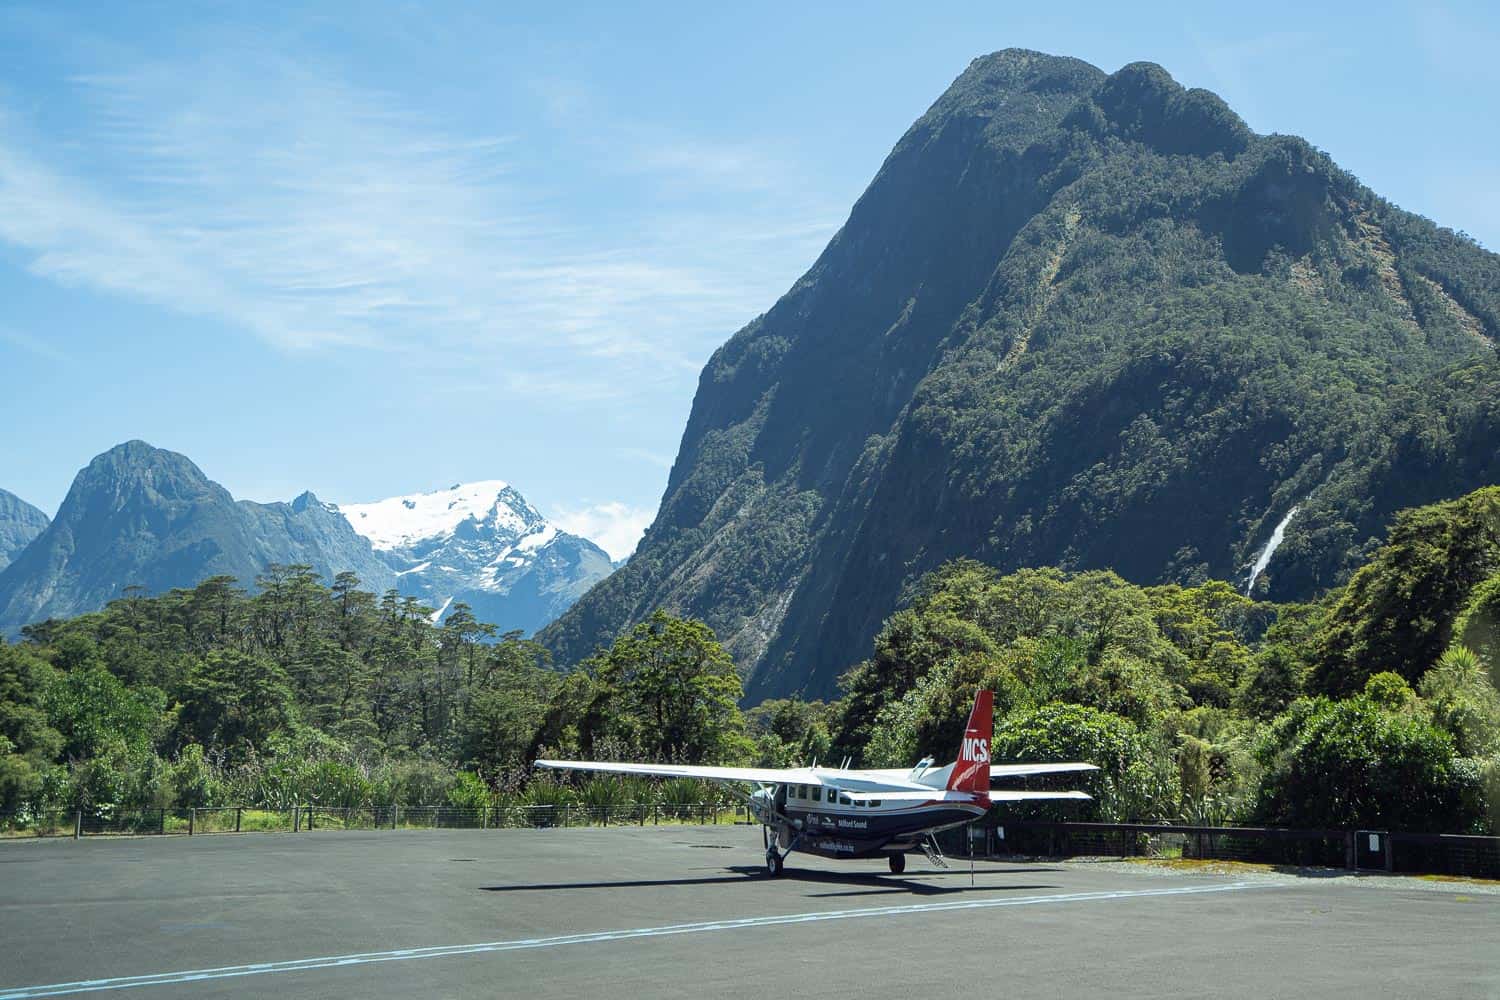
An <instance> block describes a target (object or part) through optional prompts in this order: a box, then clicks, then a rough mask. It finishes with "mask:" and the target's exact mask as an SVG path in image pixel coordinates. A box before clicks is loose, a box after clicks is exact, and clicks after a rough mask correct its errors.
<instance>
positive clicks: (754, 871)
mask: <svg viewBox="0 0 1500 1000" xmlns="http://www.w3.org/2000/svg"><path fill="white" fill-rule="evenodd" d="M1057 870H1058V869H1056V868H1010V869H1006V870H1005V871H1003V872H997V871H993V870H991V871H981V872H978V873H977V875H978V877H977V878H976V879H975V884H974V885H972V886H971V885H969V884H968V881H969V880H968V874H969V873H968V872H967V871H959V870H957V869H953V870H951V871H946V872H926V873H921V874H919V875H918V876H916V877H913V876H911V875H907V876H895V875H886V874H884V873H879V872H828V871H817V870H807V871H799V870H798V869H795V868H787V869H786V870H785V871H784V872H783V873H782V874H781V876H779V877H778V878H777V879H776V881H777V882H791V883H795V884H798V885H811V886H818V885H830V886H853V887H857V888H851V889H848V890H845V891H841V892H809V893H806V895H807V896H809V897H813V898H824V897H834V896H876V895H888V894H893V893H899V894H903V895H911V896H946V895H950V894H952V893H962V892H1020V891H1023V890H1024V891H1033V892H1034V891H1037V890H1041V889H1056V888H1058V887H1057V886H1055V885H1038V884H1034V883H1028V884H1024V885H1018V884H1015V883H1011V882H1006V883H1004V884H995V883H993V882H992V881H990V880H991V879H993V878H994V876H996V875H1031V874H1038V873H1042V872H1055V871H1057ZM723 871H726V872H732V873H733V874H726V875H698V876H690V877H687V878H663V879H621V880H618V881H608V882H605V881H597V882H536V883H530V884H521V885H482V886H480V887H479V890H480V891H481V892H550V891H555V890H559V889H645V888H661V887H666V886H687V885H732V884H734V883H743V882H745V881H746V880H747V879H753V880H755V881H758V882H766V881H770V880H769V879H766V878H765V877H764V872H765V869H764V868H761V867H760V866H758V865H730V866H728V867H727V868H725V869H723ZM757 876H759V877H757ZM917 878H922V879H929V878H942V879H949V880H952V881H953V882H954V883H957V882H958V881H959V879H960V878H962V879H963V883H964V884H962V885H959V884H953V885H934V884H932V883H930V882H926V881H917V880H916V879H917Z"/></svg>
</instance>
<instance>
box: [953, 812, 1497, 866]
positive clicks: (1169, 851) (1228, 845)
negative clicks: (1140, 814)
mask: <svg viewBox="0 0 1500 1000" xmlns="http://www.w3.org/2000/svg"><path fill="white" fill-rule="evenodd" d="M967 836H968V838H969V840H970V842H972V843H973V844H974V845H975V851H976V853H977V854H978V856H981V857H993V858H1003V857H1014V856H1017V855H1021V856H1033V857H1054V858H1064V857H1120V858H1132V857H1145V858H1163V859H1185V860H1213V861H1248V862H1255V863H1259V864H1270V865H1280V866H1288V867H1298V868H1345V869H1350V870H1355V871H1386V872H1403V873H1424V874H1439V875H1460V876H1469V877H1478V878H1500V837H1472V836H1463V835H1457V834H1431V833H1405V832H1401V831H1391V830H1292V829H1285V828H1280V827H1248V826H1180V825H1176V824H1168V823H1054V822H1044V821H1012V822H1007V823H995V824H993V825H990V824H975V825H973V826H972V827H970V828H969V833H968V834H967ZM966 846H967V845H964V844H963V843H962V841H961V840H960V842H959V849H960V850H962V849H964V848H965V847H966ZM945 849H946V848H945Z"/></svg>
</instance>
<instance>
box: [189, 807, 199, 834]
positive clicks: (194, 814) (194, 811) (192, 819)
mask: <svg viewBox="0 0 1500 1000" xmlns="http://www.w3.org/2000/svg"><path fill="white" fill-rule="evenodd" d="M197 822H198V807H197V806H192V807H190V808H189V809H188V836H189V837H191V836H192V835H193V826H194V825H195V824H196V823H197Z"/></svg>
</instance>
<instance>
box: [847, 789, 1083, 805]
mask: <svg viewBox="0 0 1500 1000" xmlns="http://www.w3.org/2000/svg"><path fill="white" fill-rule="evenodd" d="M989 796H990V801H991V802H1030V801H1035V800H1042V799H1071V800H1077V801H1083V800H1085V799H1091V798H1093V796H1092V795H1090V794H1089V793H1088V792H1025V791H1008V790H1002V789H995V790H993V791H991V792H990V793H989ZM839 797H840V798H848V799H849V800H850V801H852V802H860V803H865V802H965V803H967V802H973V801H974V795H973V793H972V792H954V791H944V790H943V789H940V788H934V789H932V790H931V791H927V792H908V791H892V792H877V791H867V792H846V791H844V790H843V789H840V790H839Z"/></svg>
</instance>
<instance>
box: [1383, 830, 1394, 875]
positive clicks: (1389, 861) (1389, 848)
mask: <svg viewBox="0 0 1500 1000" xmlns="http://www.w3.org/2000/svg"><path fill="white" fill-rule="evenodd" d="M1383 836H1384V837H1385V870H1386V871H1388V872H1393V871H1395V870H1396V851H1395V845H1394V844H1393V843H1391V832H1390V831H1389V830H1387V831H1386V832H1385V833H1384V834H1383Z"/></svg>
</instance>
